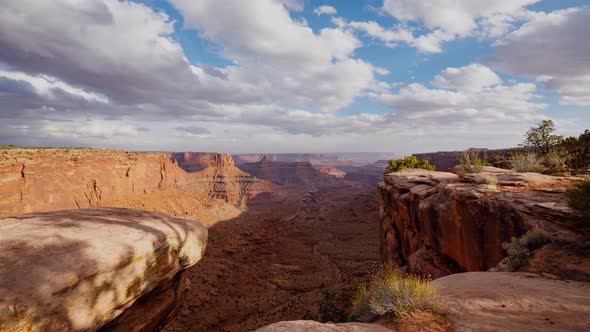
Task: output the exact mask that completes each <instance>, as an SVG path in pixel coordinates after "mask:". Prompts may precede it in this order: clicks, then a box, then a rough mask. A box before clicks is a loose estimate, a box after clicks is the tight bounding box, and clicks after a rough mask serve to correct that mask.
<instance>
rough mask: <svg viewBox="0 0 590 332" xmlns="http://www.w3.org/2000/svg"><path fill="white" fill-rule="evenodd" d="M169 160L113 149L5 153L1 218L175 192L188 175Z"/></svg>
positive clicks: (0, 169) (0, 167)
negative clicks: (169, 190)
mask: <svg viewBox="0 0 590 332" xmlns="http://www.w3.org/2000/svg"><path fill="white" fill-rule="evenodd" d="M183 173H184V172H183V171H182V170H181V169H179V168H178V167H177V166H176V165H175V164H174V163H173V162H172V161H170V160H169V159H168V158H167V157H166V156H165V155H162V154H152V153H135V152H125V151H109V150H87V149H82V150H76V149H73V150H68V149H45V150H34V149H30V150H3V151H0V217H1V216H12V215H19V214H23V213H29V212H36V211H53V210H63V209H73V208H86V207H91V206H97V205H100V204H101V203H102V202H104V201H108V200H117V199H122V198H124V197H126V196H130V195H133V194H138V193H146V192H153V191H163V190H167V189H172V188H174V187H175V185H176V182H177V181H178V179H179V178H181V177H182V176H183Z"/></svg>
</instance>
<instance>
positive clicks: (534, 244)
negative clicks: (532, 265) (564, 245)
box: [502, 229, 551, 271]
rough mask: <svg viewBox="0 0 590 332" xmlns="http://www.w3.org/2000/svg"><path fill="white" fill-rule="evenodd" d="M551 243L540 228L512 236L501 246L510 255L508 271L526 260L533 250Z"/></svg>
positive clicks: (513, 269) (516, 267)
mask: <svg viewBox="0 0 590 332" xmlns="http://www.w3.org/2000/svg"><path fill="white" fill-rule="evenodd" d="M548 243H551V237H550V236H549V235H548V234H547V233H545V232H544V231H543V230H540V229H532V230H530V231H528V232H527V233H526V234H525V235H523V236H521V237H520V238H516V237H513V238H512V240H511V241H510V242H506V243H503V244H502V248H504V250H506V252H507V253H508V257H510V271H516V270H518V269H520V268H521V267H522V266H524V265H526V263H527V262H528V257H529V255H530V253H531V252H532V251H533V250H536V249H539V248H541V247H542V246H544V245H546V244H548Z"/></svg>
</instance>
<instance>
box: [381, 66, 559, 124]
mask: <svg viewBox="0 0 590 332" xmlns="http://www.w3.org/2000/svg"><path fill="white" fill-rule="evenodd" d="M433 85H435V86H437V87H439V89H430V88H428V87H426V86H424V85H423V84H419V83H413V84H409V85H405V86H402V87H401V88H400V89H399V91H398V92H397V93H382V94H377V95H374V97H375V98H376V99H377V100H378V101H380V102H381V103H383V104H384V105H387V106H389V107H391V108H392V110H394V111H395V112H396V115H397V117H398V118H399V119H400V120H420V121H424V122H428V121H430V122H432V123H435V122H438V123H445V122H446V123H452V122H462V123H468V122H491V121H501V122H514V121H522V120H527V121H530V120H531V119H541V118H544V116H542V115H541V114H539V113H538V111H541V110H543V109H545V108H547V106H548V105H547V104H544V103H540V102H537V101H536V99H537V98H538V95H537V94H536V85H535V84H531V83H514V84H509V85H508V84H504V83H503V82H502V80H501V79H500V78H499V76H498V75H497V74H495V73H494V72H493V71H491V70H490V69H489V68H487V67H485V66H483V65H479V64H472V65H469V66H466V67H462V68H447V69H445V70H443V71H442V72H441V73H439V74H438V75H437V76H436V77H435V78H434V79H433Z"/></svg>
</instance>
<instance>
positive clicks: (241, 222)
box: [166, 181, 379, 331]
mask: <svg viewBox="0 0 590 332" xmlns="http://www.w3.org/2000/svg"><path fill="white" fill-rule="evenodd" d="M378 213H379V211H378V200H377V193H376V190H375V187H374V186H373V185H372V184H363V183H360V182H348V181H347V182H345V181H342V182H341V183H339V184H336V185H331V186H329V187H322V188H312V187H304V186H290V187H280V188H278V189H277V190H276V191H275V192H273V193H265V194H261V195H259V196H257V197H256V198H254V199H253V200H251V201H250V202H249V204H248V211H246V212H245V213H243V214H242V215H240V216H239V217H238V218H235V219H232V220H229V221H224V222H220V223H218V224H216V225H214V226H212V227H211V228H210V229H209V243H208V246H207V250H206V252H205V257H204V258H203V260H202V261H201V262H199V263H198V264H197V265H196V266H194V267H193V268H192V269H191V270H190V271H189V279H190V280H191V285H192V286H191V290H190V292H189V294H188V296H187V300H186V302H185V305H184V309H183V310H182V312H181V314H180V315H179V316H178V318H177V319H176V320H175V321H174V322H172V323H171V324H170V325H169V326H168V327H167V328H166V331H251V330H254V329H256V328H259V327H261V326H264V325H268V324H271V323H274V322H278V321H284V320H296V319H314V320H319V319H322V318H324V319H326V318H332V317H326V314H331V313H333V312H336V311H337V309H339V308H346V306H347V303H348V299H349V297H350V292H351V291H352V290H351V285H353V284H354V283H355V281H361V280H363V279H365V278H367V277H368V276H369V275H370V274H371V273H373V272H374V271H375V270H376V269H377V268H378V265H379V238H378V234H379V233H378V220H379V219H378ZM334 309H336V310H334Z"/></svg>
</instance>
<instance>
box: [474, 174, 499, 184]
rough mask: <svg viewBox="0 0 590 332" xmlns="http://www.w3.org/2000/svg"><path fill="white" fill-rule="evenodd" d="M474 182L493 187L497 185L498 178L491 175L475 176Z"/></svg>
mask: <svg viewBox="0 0 590 332" xmlns="http://www.w3.org/2000/svg"><path fill="white" fill-rule="evenodd" d="M475 182H476V183H479V184H489V185H492V186H495V185H496V184H497V183H498V178H497V177H496V176H495V175H493V174H477V175H476V176H475Z"/></svg>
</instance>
